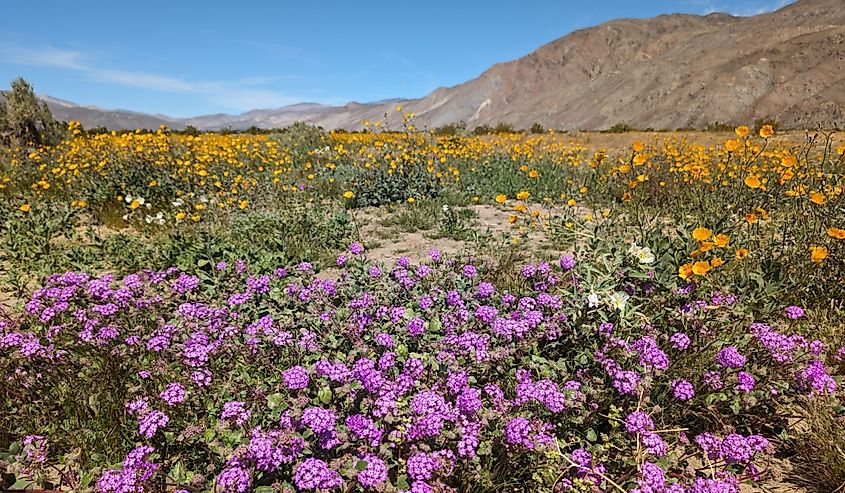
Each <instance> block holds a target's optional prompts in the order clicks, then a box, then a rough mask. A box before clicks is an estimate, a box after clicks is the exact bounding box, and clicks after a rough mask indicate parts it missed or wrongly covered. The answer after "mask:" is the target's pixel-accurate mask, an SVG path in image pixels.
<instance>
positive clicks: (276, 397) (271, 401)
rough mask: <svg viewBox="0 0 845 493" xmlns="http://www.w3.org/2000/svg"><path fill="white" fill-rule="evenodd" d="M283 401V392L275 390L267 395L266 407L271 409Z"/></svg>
mask: <svg viewBox="0 0 845 493" xmlns="http://www.w3.org/2000/svg"><path fill="white" fill-rule="evenodd" d="M284 402H285V396H284V394H280V393H278V392H276V393H275V394H270V395H268V396H267V407H269V408H270V410H271V411H272V410H273V409H276V408H277V407H279V406H281V405H282V404H284Z"/></svg>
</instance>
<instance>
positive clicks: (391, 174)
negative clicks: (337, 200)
mask: <svg viewBox="0 0 845 493" xmlns="http://www.w3.org/2000/svg"><path fill="white" fill-rule="evenodd" d="M354 181H355V183H356V184H357V185H356V187H355V190H354V192H355V199H356V204H357V205H358V206H362V207H366V206H379V205H384V204H390V203H398V202H405V201H407V200H408V198H414V199H420V198H433V197H437V196H439V195H440V190H441V187H440V184H439V183H438V182H437V181H436V180H435V179H434V177H433V176H432V175H431V173H428V172H426V170H425V169H423V168H421V167H419V166H413V167H398V168H396V169H385V168H371V169H359V170H358V171H357V176H356V178H355V180H354Z"/></svg>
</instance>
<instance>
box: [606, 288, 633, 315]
mask: <svg viewBox="0 0 845 493" xmlns="http://www.w3.org/2000/svg"><path fill="white" fill-rule="evenodd" d="M628 298H630V296H628V294H627V293H623V292H622V291H617V292H615V293H613V294H612V295H610V298H608V301H609V302H610V307H611V308H614V309H616V310H619V311H620V312H621V311H622V310H624V309H625V304H626V303H627V302H628Z"/></svg>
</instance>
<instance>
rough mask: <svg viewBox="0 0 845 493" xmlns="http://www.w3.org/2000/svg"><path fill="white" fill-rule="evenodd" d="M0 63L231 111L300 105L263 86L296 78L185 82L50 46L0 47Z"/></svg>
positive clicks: (11, 45) (5, 44) (286, 96)
mask: <svg viewBox="0 0 845 493" xmlns="http://www.w3.org/2000/svg"><path fill="white" fill-rule="evenodd" d="M0 62H4V63H11V64H16V65H31V66H39V67H51V68H57V69H64V70H69V71H73V72H76V73H79V74H80V75H82V76H83V77H84V78H85V79H87V80H90V81H94V82H100V83H105V84H113V85H118V86H124V87H134V88H139V89H146V90H149V91H157V92H170V93H182V94H194V95H198V96H200V97H203V98H205V99H206V100H207V101H209V102H212V103H215V104H218V105H221V106H224V107H227V108H231V109H235V110H240V111H244V110H250V109H255V108H270V107H276V106H284V105H287V104H293V103H297V102H300V101H301V99H300V98H296V97H291V96H288V95H285V94H282V93H280V92H278V91H275V90H272V89H269V88H267V87H266V86H267V85H269V84H271V83H273V82H275V81H278V80H282V79H290V78H297V77H296V76H283V77H279V76H261V77H248V78H243V79H237V80H217V81H207V80H189V79H185V78H180V77H171V76H167V75H160V74H152V73H147V72H137V71H131V70H119V69H114V68H108V67H102V66H98V65H97V64H95V63H94V62H95V57H93V56H91V55H89V54H86V53H84V52H81V51H78V50H67V49H61V48H56V47H53V46H46V47H39V48H29V47H24V46H19V45H17V44H13V43H0Z"/></svg>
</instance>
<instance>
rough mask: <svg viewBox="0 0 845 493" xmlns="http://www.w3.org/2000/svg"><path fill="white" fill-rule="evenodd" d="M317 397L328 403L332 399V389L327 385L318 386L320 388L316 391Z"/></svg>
mask: <svg viewBox="0 0 845 493" xmlns="http://www.w3.org/2000/svg"><path fill="white" fill-rule="evenodd" d="M317 397H318V398H319V399H320V402H322V403H323V404H328V403H329V402H331V401H332V389H330V388H329V387H328V386H323V387H320V390H318V391H317Z"/></svg>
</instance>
